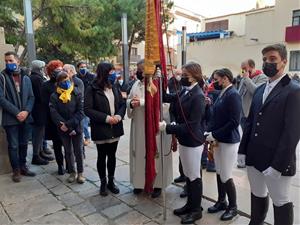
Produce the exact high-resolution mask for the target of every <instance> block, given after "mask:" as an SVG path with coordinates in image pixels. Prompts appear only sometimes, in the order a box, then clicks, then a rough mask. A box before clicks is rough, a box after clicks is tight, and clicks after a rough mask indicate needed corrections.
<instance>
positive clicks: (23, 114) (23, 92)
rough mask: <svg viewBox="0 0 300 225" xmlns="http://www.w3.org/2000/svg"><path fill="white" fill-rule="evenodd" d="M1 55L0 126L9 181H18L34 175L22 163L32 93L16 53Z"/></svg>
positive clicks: (25, 152)
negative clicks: (3, 133)
mask: <svg viewBox="0 0 300 225" xmlns="http://www.w3.org/2000/svg"><path fill="white" fill-rule="evenodd" d="M4 57H5V63H6V68H5V70H3V71H2V72H1V74H0V107H1V108H2V110H3V111H2V126H3V128H4V129H5V131H6V136H7V142H8V153H9V159H10V163H11V166H12V169H13V175H12V180H13V181H14V182H20V180H21V175H24V176H35V173H33V172H31V171H30V170H29V169H28V168H27V166H26V156H27V146H28V139H29V135H30V127H29V126H30V123H31V122H33V119H32V117H31V115H30V113H31V111H32V108H33V104H34V95H33V91H32V86H31V81H30V78H29V77H28V76H27V74H25V72H24V70H23V69H21V68H20V61H19V57H18V55H17V54H16V53H15V52H6V53H5V54H4Z"/></svg>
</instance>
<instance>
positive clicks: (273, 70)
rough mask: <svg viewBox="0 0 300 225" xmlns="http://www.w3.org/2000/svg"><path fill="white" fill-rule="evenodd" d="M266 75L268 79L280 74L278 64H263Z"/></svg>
mask: <svg viewBox="0 0 300 225" xmlns="http://www.w3.org/2000/svg"><path fill="white" fill-rule="evenodd" d="M263 71H264V74H266V76H268V77H274V76H275V75H276V74H277V73H278V69H277V63H268V62H265V63H264V64H263Z"/></svg>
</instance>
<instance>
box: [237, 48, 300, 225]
mask: <svg viewBox="0 0 300 225" xmlns="http://www.w3.org/2000/svg"><path fill="white" fill-rule="evenodd" d="M262 54H263V61H264V64H263V71H264V74H266V75H267V76H268V77H269V81H268V82H267V83H266V84H264V85H262V86H260V87H259V88H257V89H256V91H255V93H254V96H253V101H252V105H251V108H250V113H249V116H248V118H247V121H246V126H245V130H244V134H243V137H242V141H241V144H240V147H239V157H238V161H239V163H242V164H243V163H246V165H247V172H248V177H249V182H250V187H251V221H250V224H253V225H254V224H255V225H256V224H263V221H264V219H265V217H266V214H267V211H268V193H270V197H271V198H272V201H273V207H274V221H275V225H281V224H285V225H291V224H293V203H292V202H291V201H290V198H289V197H290V196H289V188H290V186H291V181H292V176H294V175H295V173H296V146H297V144H298V142H299V139H300V121H299V115H300V87H299V85H297V84H296V83H295V82H294V81H292V80H291V79H290V78H289V76H288V75H285V74H284V68H285V66H286V64H287V51H286V48H285V46H284V45H282V44H274V45H270V46H267V47H265V48H264V49H263V50H262Z"/></svg>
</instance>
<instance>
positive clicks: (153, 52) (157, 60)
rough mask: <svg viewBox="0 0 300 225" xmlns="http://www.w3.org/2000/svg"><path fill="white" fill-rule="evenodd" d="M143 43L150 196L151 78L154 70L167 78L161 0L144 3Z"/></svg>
mask: <svg viewBox="0 0 300 225" xmlns="http://www.w3.org/2000/svg"><path fill="white" fill-rule="evenodd" d="M146 1H147V4H146V39H145V40H146V43H145V69H144V74H145V76H146V79H145V82H146V83H145V86H146V88H145V91H146V93H145V99H146V105H145V128H146V130H145V133H146V168H145V171H146V173H145V191H146V192H151V191H152V190H153V184H154V181H155V177H156V173H157V171H155V157H156V154H157V143H156V135H157V134H158V131H159V129H158V122H159V119H160V114H159V113H160V93H159V91H158V90H159V80H158V79H157V78H155V77H153V76H154V73H155V69H156V66H157V65H158V64H159V65H160V66H161V67H162V73H163V74H166V63H165V53H164V45H163V39H162V27H161V13H160V12H161V5H160V4H161V3H160V0H146Z"/></svg>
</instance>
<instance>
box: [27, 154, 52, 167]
mask: <svg viewBox="0 0 300 225" xmlns="http://www.w3.org/2000/svg"><path fill="white" fill-rule="evenodd" d="M31 164H33V165H39V166H40V165H48V164H49V162H48V161H47V160H44V159H42V158H41V157H40V156H38V155H34V156H32V161H31Z"/></svg>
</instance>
